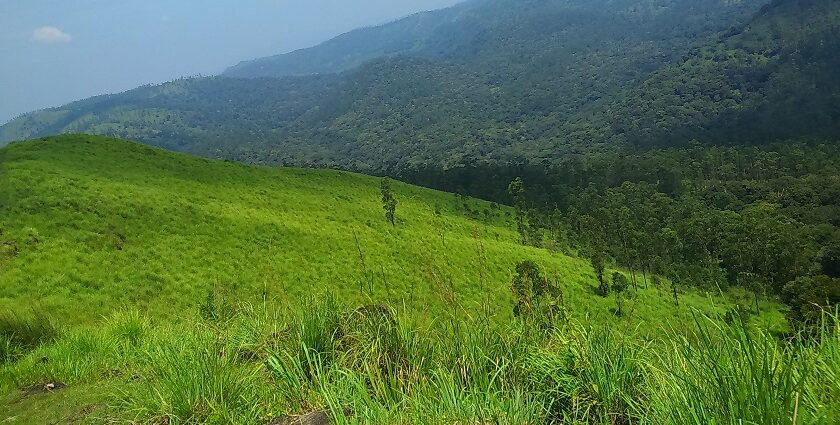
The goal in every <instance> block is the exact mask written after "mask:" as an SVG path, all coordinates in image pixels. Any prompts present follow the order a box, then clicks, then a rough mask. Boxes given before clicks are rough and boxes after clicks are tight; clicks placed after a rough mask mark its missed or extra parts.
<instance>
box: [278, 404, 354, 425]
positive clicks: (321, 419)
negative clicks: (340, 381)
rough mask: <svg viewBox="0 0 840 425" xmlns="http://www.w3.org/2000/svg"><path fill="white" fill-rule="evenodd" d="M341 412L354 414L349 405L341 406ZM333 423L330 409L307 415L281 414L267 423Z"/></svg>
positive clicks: (299, 424) (279, 424)
mask: <svg viewBox="0 0 840 425" xmlns="http://www.w3.org/2000/svg"><path fill="white" fill-rule="evenodd" d="M341 413H342V414H343V415H344V416H346V417H350V416H353V410H352V409H350V408H349V407H347V406H345V407H342V408H341ZM332 423H333V421H332V416H331V415H330V412H329V410H316V411H314V412H310V413H307V414H305V415H290V416H280V417H278V418H274V419H272V420H270V421H269V422H268V424H267V425H330V424H332Z"/></svg>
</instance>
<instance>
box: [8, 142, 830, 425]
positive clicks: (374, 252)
mask: <svg viewBox="0 0 840 425" xmlns="http://www.w3.org/2000/svg"><path fill="white" fill-rule="evenodd" d="M0 177H2V178H0V217H1V218H0V228H2V236H1V237H0V241H2V242H1V243H0V246H2V251H0V252H2V257H0V267H2V268H0V270H2V273H0V288H2V291H3V292H2V293H0V310H2V311H4V312H5V313H4V314H2V315H0V332H2V333H0V420H5V421H8V422H11V423H22V424H29V423H32V424H36V423H37V424H40V423H115V422H116V423H128V422H130V423H170V424H176V423H237V424H240V423H241V424H266V423H274V424H276V423H284V422H282V420H290V418H288V417H286V419H282V417H283V415H290V414H301V413H306V412H312V411H317V410H319V409H322V408H325V407H326V408H327V412H328V414H329V415H333V416H335V418H334V419H335V421H336V423H452V424H454V423H474V422H480V423H484V422H496V423H602V424H616V423H627V422H626V421H631V422H634V423H635V422H639V423H696V424H702V423H710V421H717V422H718V423H724V422H721V421H726V420H731V419H733V418H750V419H755V418H762V419H761V420H760V421H759V422H761V423H790V420H791V419H792V418H794V417H797V418H798V420H799V421H798V422H797V423H831V422H832V420H833V419H836V418H835V416H836V415H835V416H832V415H834V413H832V412H834V411H836V409H835V407H836V406H838V403H840V388H836V382H838V381H837V380H834V379H832V377H834V376H838V375H837V373H838V370H837V365H838V364H840V362H838V361H836V360H838V359H840V357H838V356H840V350H838V349H837V347H840V344H838V343H837V341H838V339H837V338H838V335H840V334H836V329H837V327H836V321H835V319H832V318H831V317H830V316H827V317H826V323H825V325H824V327H823V328H822V332H823V336H822V338H820V339H819V343H815V342H813V341H811V342H809V343H806V342H805V341H804V340H799V339H798V338H797V337H792V341H793V343H790V344H789V343H784V345H782V344H780V342H779V340H778V339H777V338H776V337H774V336H773V335H771V334H770V333H768V331H766V330H765V329H766V328H767V327H778V326H781V324H780V321H781V318H780V313H779V311H778V309H779V307H778V305H777V304H775V303H773V302H768V301H764V302H762V304H761V310H762V312H761V314H760V315H758V316H752V317H750V314H749V313H748V312H747V311H745V310H743V309H741V310H738V309H735V310H733V309H732V308H731V307H732V306H733V304H735V303H749V302H750V301H751V300H752V297H751V295H750V294H748V293H745V292H742V293H740V294H738V293H728V294H724V295H711V296H710V295H708V294H701V293H697V292H694V291H690V290H689V291H685V292H681V293H680V294H679V301H680V303H679V306H676V305H674V303H673V300H672V295H671V294H669V293H668V291H667V290H660V289H656V288H653V287H646V286H640V288H639V289H638V291H633V290H631V289H628V291H627V293H626V295H625V297H623V298H622V299H623V300H624V303H625V304H624V314H623V315H620V316H619V315H617V314H616V311H615V306H616V302H617V300H618V298H616V297H614V296H610V297H609V298H604V297H600V296H597V295H595V292H594V287H595V286H596V278H595V276H594V274H593V271H592V268H591V266H590V265H589V262H588V261H583V260H580V259H578V258H575V257H574V256H569V255H565V254H563V253H559V252H553V251H551V250H548V249H543V248H534V247H525V246H522V245H521V244H520V243H519V236H518V234H517V233H516V232H515V231H514V230H513V228H514V226H513V217H512V215H511V214H512V211H511V210H510V209H509V208H508V207H504V206H496V205H493V204H490V203H487V202H484V201H480V200H475V199H467V198H462V197H456V196H455V195H452V194H447V193H442V192H436V191H432V190H428V189H422V188H418V187H414V186H410V185H406V184H402V183H397V182H393V191H394V194H395V196H396V198H397V199H398V201H399V204H398V207H397V220H396V225H395V226H392V225H391V224H390V223H388V222H387V221H386V220H385V217H384V211H383V209H382V206H381V202H380V199H379V198H380V183H381V180H380V179H377V178H373V177H367V176H362V175H358V174H352V173H347V172H338V171H327V170H321V171H314V170H300V169H268V168H258V167H253V166H247V165H242V164H236V163H228V162H218V161H210V160H205V159H199V158H194V157H189V156H185V155H181V154H176V153H170V152H166V151H163V150H160V149H157V148H151V147H147V146H144V145H140V144H136V143H132V142H127V141H122V140H115V139H109V138H103V137H97V136H86V135H68V136H58V137H51V138H45V139H38V140H31V141H26V142H18V143H13V144H11V145H9V146H7V147H5V148H3V149H2V150H0ZM522 260H531V261H533V262H534V263H536V264H537V265H538V267H539V268H540V269H541V274H542V275H543V276H544V277H546V278H548V281H549V282H550V285H549V286H550V288H551V289H550V291H552V293H554V291H556V290H559V292H560V293H562V296H561V297H559V298H556V299H554V301H557V303H554V301H552V302H551V303H549V304H542V302H543V301H541V300H543V298H539V296H537V295H534V298H530V301H529V303H533V304H526V305H520V307H521V308H520V310H519V311H520V313H521V314H520V316H518V318H516V319H515V318H514V317H513V314H512V311H513V306H514V297H513V294H512V293H511V283H512V281H513V279H514V277H515V276H520V277H521V276H523V274H522V273H521V272H522V269H520V270H516V265H517V264H519V263H520V262H521V261H522ZM611 272H612V271H611ZM520 282H521V281H520ZM531 282H532V283H534V282H536V280H532V281H531ZM543 296H544V295H543ZM743 298H745V299H743ZM379 304H384V305H385V306H384V307H379ZM361 305H367V306H371V307H368V308H367V309H359V308H358V307H359V306H361ZM543 307H545V309H542V308H543ZM703 313H705V315H704V314H703ZM739 313H740V314H739ZM724 319H725V320H724ZM742 319H747V320H748V322H749V323H751V324H752V325H749V324H747V323H743V322H742V321H741V320H742ZM726 323H732V325H731V327H730V325H727V324H726ZM753 325H758V326H753ZM751 353H752V354H751ZM47 384H49V385H51V386H46V387H45V385H47ZM65 385H66V387H65ZM721 401H725V402H721ZM795 410H796V411H798V412H801V413H793V412H794V411H795ZM342 412H347V413H349V414H350V416H348V417H345V416H344V415H343V414H342ZM272 418H273V419H274V422H270V421H271V420H272ZM820 421H822V422H820Z"/></svg>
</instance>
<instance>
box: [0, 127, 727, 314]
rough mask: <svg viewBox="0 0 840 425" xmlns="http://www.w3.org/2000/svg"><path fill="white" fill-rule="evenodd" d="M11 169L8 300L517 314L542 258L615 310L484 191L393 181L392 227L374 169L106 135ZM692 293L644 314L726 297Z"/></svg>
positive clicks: (581, 306)
mask: <svg viewBox="0 0 840 425" xmlns="http://www.w3.org/2000/svg"><path fill="white" fill-rule="evenodd" d="M0 172H2V175H3V179H2V180H0V212H2V214H0V217H2V218H0V228H2V237H0V240H2V242H3V244H4V245H3V247H4V251H3V256H2V257H0V264H2V274H0V283H2V287H3V293H2V294H0V308H2V309H4V310H11V311H17V312H20V313H27V312H31V311H33V310H34V311H36V312H43V313H48V314H50V315H53V316H55V317H61V318H62V321H66V322H69V323H90V322H93V321H96V320H97V319H99V318H100V317H101V316H103V315H107V314H109V313H110V312H111V311H113V310H115V309H120V308H122V307H133V308H139V309H141V310H143V311H147V312H149V314H151V315H154V316H163V317H166V316H170V317H171V316H179V315H181V316H183V315H185V314H187V315H189V314H191V313H192V312H197V306H198V305H199V304H200V303H201V302H202V301H204V300H205V299H206V297H207V296H208V294H209V293H211V292H213V293H215V295H216V296H218V297H219V298H224V299H227V300H228V301H230V302H234V301H259V300H262V299H263V298H268V299H272V300H279V301H281V302H297V301H300V300H302V299H304V298H305V297H306V296H308V295H310V294H312V293H321V292H325V291H328V290H329V291H332V292H334V293H335V295H336V296H338V297H339V298H341V299H343V300H347V301H352V302H356V303H364V302H366V301H367V302H371V300H374V301H377V302H388V303H391V304H394V305H401V304H403V303H405V304H407V305H408V306H409V308H411V309H414V308H415V306H417V305H422V306H423V310H426V311H429V312H434V311H440V310H441V309H444V308H448V306H449V305H450V304H451V302H453V301H454V302H455V303H456V304H458V305H459V306H460V307H462V308H463V309H465V310H467V311H477V309H478V306H479V304H480V303H482V302H485V301H486V302H489V304H490V305H492V306H494V314H496V315H498V316H500V317H502V318H509V317H510V315H511V311H512V306H513V301H512V296H511V295H510V280H511V276H512V275H513V271H514V266H515V265H516V264H517V263H518V262H520V261H522V260H526V259H530V260H533V261H535V262H537V263H538V264H540V265H541V266H542V267H544V268H545V271H546V273H547V274H548V276H549V277H551V278H552V279H555V280H556V281H557V282H558V283H559V284H560V285H561V286H562V287H563V290H564V292H565V293H566V294H565V295H566V297H567V299H568V302H569V305H570V306H572V310H573V311H574V312H575V313H576V314H580V315H590V316H591V317H598V318H603V319H604V320H611V319H609V317H610V316H612V314H611V313H610V311H609V309H610V308H611V307H612V303H613V302H612V300H609V299H602V298H600V297H597V296H595V295H594V294H593V291H592V287H593V286H594V285H595V284H596V281H595V276H594V274H593V272H592V269H591V267H590V266H589V264H588V262H587V261H582V260H578V259H576V258H573V257H569V256H567V255H564V254H562V253H554V252H550V251H548V250H544V249H537V248H532V247H524V246H521V245H520V244H519V243H518V235H517V234H516V232H515V231H514V228H515V227H514V224H513V220H514V219H513V216H512V210H511V209H509V208H508V207H504V206H498V205H495V204H491V203H488V202H484V201H479V200H474V199H466V198H460V197H457V196H456V195H453V194H448V193H442V192H436V191H432V190H427V189H421V188H418V187H414V186H409V185H405V184H401V183H396V182H395V183H394V190H395V193H396V197H397V199H398V202H399V205H398V208H397V224H396V226H393V227H392V226H391V225H390V224H389V223H388V222H386V220H385V218H384V211H383V209H382V205H381V202H380V199H379V198H380V188H379V183H380V180H379V179H376V178H373V177H367V176H362V175H358V174H353V173H347V172H339V171H327V170H323V171H318V170H299V169H267V168H256V167H252V166H246V165H241V164H236V163H226V162H215V161H209V160H205V159H199V158H193V157H189V156H184V155H181V154H174V153H169V152H166V151H163V150H159V149H156V148H150V147H146V146H143V145H139V144H135V143H131V142H126V141H120V140H114V139H107V138H102V137H95V136H75V135H71V136H60V137H54V138H46V139H39V140H34V141H28V142H21V143H15V144H12V145H10V146H8V147H6V148H4V149H3V150H2V151H0ZM360 256H361V257H360ZM684 303H685V305H686V306H685V307H684V308H680V309H676V308H674V307H673V306H672V303H671V302H670V300H669V298H668V297H667V296H665V295H657V291H656V290H654V289H652V288H651V289H648V290H644V292H642V293H641V294H640V295H639V297H638V307H637V308H636V310H635V313H634V315H633V316H634V319H632V320H634V321H635V320H639V321H645V320H650V319H652V318H657V319H658V318H660V317H671V316H673V315H678V314H688V312H689V310H690V307H696V308H701V309H703V310H704V311H710V312H711V311H712V310H714V308H712V307H710V306H709V303H708V302H707V300H706V299H705V296H703V295H693V294H689V295H687V296H686V300H685V301H684ZM718 308H719V309H723V308H725V306H724V305H721V306H719V307H718ZM719 311H723V310H719Z"/></svg>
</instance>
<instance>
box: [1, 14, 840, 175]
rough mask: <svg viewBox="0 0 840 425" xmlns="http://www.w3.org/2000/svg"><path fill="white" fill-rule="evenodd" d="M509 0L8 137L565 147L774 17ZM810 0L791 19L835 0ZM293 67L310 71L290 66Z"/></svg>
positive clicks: (97, 106)
mask: <svg viewBox="0 0 840 425" xmlns="http://www.w3.org/2000/svg"><path fill="white" fill-rule="evenodd" d="M788 1H790V0H788ZM510 3H511V2H510V1H509V0H504V1H502V0H499V1H489V0H488V1H477V2H471V3H468V4H466V5H461V6H458V7H456V8H454V9H448V10H446V11H442V12H435V13H429V14H424V15H421V16H419V17H413V18H410V19H408V20H406V21H398V22H397V23H394V24H391V25H388V26H385V27H380V28H374V29H368V30H362V31H357V32H354V33H350V34H347V35H345V36H343V37H341V38H340V39H339V40H337V41H333V42H330V43H327V44H325V45H323V46H319V47H316V48H313V49H310V50H307V51H304V52H299V53H296V54H292V55H291V56H281V57H280V59H282V61H285V62H289V63H293V62H295V61H296V60H297V59H294V58H296V57H299V60H300V61H304V62H306V63H308V64H313V66H314V64H318V63H320V62H319V60H316V59H313V58H316V57H321V56H323V57H332V54H331V53H330V52H331V51H333V50H334V49H337V47H335V44H334V43H339V44H340V45H341V46H345V45H346V46H350V45H355V44H364V45H367V46H374V45H373V44H369V43H367V42H365V40H368V39H369V38H371V37H376V34H380V32H381V31H385V30H386V29H387V31H394V32H398V33H400V34H413V33H411V31H410V28H416V25H415V24H417V21H418V20H421V21H422V22H425V23H426V24H423V25H427V24H428V26H429V27H431V26H434V27H435V30H434V31H428V33H426V32H424V33H423V34H421V35H418V37H420V40H419V41H418V44H415V45H413V47H411V48H406V49H402V50H401V49H397V52H395V53H394V54H383V55H382V56H387V57H382V58H380V59H375V60H372V61H369V62H366V63H365V64H363V65H361V66H359V67H356V68H352V69H349V70H347V71H345V72H344V73H342V74H340V75H333V76H309V77H282V78H279V79H273V80H271V79H257V80H252V79H243V80H236V81H230V80H229V79H226V78H212V79H199V80H191V81H178V82H175V83H172V84H168V85H163V86H160V87H148V88H142V89H138V90H135V91H132V92H128V93H125V94H122V95H115V96H110V97H106V98H94V99H91V100H88V101H84V102H81V103H76V104H71V105H68V106H66V107H62V108H57V109H53V110H48V111H43V112H39V113H34V114H30V115H26V116H24V117H21V118H20V119H18V120H15V121H13V122H11V123H10V124H8V125H6V126H4V127H3V128H2V129H0V141H9V140H14V139H20V138H26V137H32V136H39V135H45V134H53V133H59V132H91V133H98V134H106V135H114V136H121V137H129V138H133V139H136V140H140V141H143V142H146V143H151V144H155V145H158V146H163V147H168V148H173V149H178V150H182V151H187V152H191V153H197V154H202V155H207V156H212V157H221V158H230V159H239V160H245V161H249V162H256V163H265V164H294V165H304V166H329V167H339V168H348V169H353V170H358V171H366V172H386V171H388V170H399V169H403V168H406V167H409V166H428V165H433V166H440V167H443V168H446V167H451V166H457V165H463V164H468V163H471V162H474V161H490V162H495V163H500V162H509V161H527V162H532V163H538V162H541V161H545V160H547V161H550V162H555V161H557V160H558V159H561V158H564V157H565V156H566V155H568V154H575V153H586V152H597V151H604V150H614V149H620V148H622V147H623V146H624V145H625V142H626V141H628V140H631V141H632V140H634V139H633V138H632V137H630V135H631V134H633V131H631V130H632V129H630V128H627V129H625V128H623V126H622V125H621V121H620V120H621V119H625V118H621V117H614V115H613V113H612V111H613V110H615V109H616V108H619V107H623V108H625V112H623V113H624V114H625V115H627V116H628V117H629V116H636V115H641V114H643V112H642V111H635V110H633V109H632V108H633V104H632V102H630V101H626V102H625V101H622V100H621V99H623V98H624V96H631V95H633V94H632V93H633V90H638V87H643V85H644V84H650V83H646V81H648V80H649V79H651V78H662V77H661V76H660V75H661V73H666V71H667V69H669V68H668V67H672V66H676V65H675V64H678V63H679V62H680V61H682V60H683V57H686V55H690V54H692V52H693V51H697V50H698V49H700V50H702V49H704V48H705V47H703V46H706V45H712V46H715V45H717V44H718V43H719V37H720V35H719V34H721V33H726V32H732V31H737V28H743V27H744V26H746V25H751V26H753V27H755V28H761V27H762V26H761V22H763V21H762V20H765V19H767V18H765V15H767V14H766V13H765V14H759V15H758V16H757V17H756V18H755V19H756V21H755V22H752V23H749V22H751V21H750V19H751V17H752V16H753V14H754V13H755V12H756V11H758V10H759V9H760V7H761V5H762V4H764V2H763V1H760V0H755V1H743V2H720V1H718V0H703V1H694V0H692V1H688V0H670V1H666V2H650V1H642V0H622V1H618V2H615V1H613V2H604V1H595V2H590V1H587V2H583V1H533V2H530V1H529V2H521V1H518V2H516V5H515V6H516V7H512V6H511V4H510ZM805 6H807V7H802V8H800V9H798V11H797V14H798V15H797V16H799V18H800V19H795V20H792V22H790V23H789V24H790V25H792V26H793V27H796V26H797V25H798V26H799V27H801V26H803V25H805V24H804V22H809V20H810V18H809V16H810V15H811V14H815V13H821V14H822V13H823V12H825V11H824V10H822V8H818V7H816V6H812V5H805ZM825 7H834V6H833V5H831V4H829V5H825ZM412 22H413V23H412ZM412 25H414V26H413V27H412ZM424 28H426V26H424ZM733 28H735V29H734V30H733ZM400 29H401V30H400ZM424 31H425V30H424ZM757 31H758V30H757ZM792 31H794V32H795V30H792ZM406 37H408V36H406ZM424 37H425V38H424ZM397 38H399V37H397ZM794 42H795V39H794ZM331 43H333V44H331ZM441 46H445V48H443V47H441ZM342 49H343V47H342ZM818 50H819V49H818ZM819 51H820V52H827V51H828V50H819ZM378 54H379V53H376V52H374V53H370V52H367V53H365V52H362V53H360V55H362V56H365V55H368V56H370V55H374V56H375V55H378ZM296 55H297V56H296ZM301 55H302V56H301ZM823 56H825V55H823ZM821 57H822V56H820V57H815V59H814V61H815V64H816V66H820V65H819V64H820V63H822V62H820V61H822V59H821ZM280 59H278V60H280ZM318 66H322V65H318ZM323 66H325V67H327V68H329V66H328V65H323ZM341 67H343V65H342V66H340V67H338V68H336V69H339V68H341ZM325 69H326V68H325ZM822 69H823V70H826V72H829V73H830V69H829V68H827V67H825V66H823V67H822ZM307 72H308V71H307ZM745 72H747V71H745ZM284 73H285V74H289V73H291V74H297V73H305V72H303V71H300V72H298V71H278V74H279V75H282V74H284ZM701 77H702V78H706V76H701ZM698 78H700V77H698ZM697 83H698V84H706V83H705V81H698V82H697ZM794 83H795V82H791V84H794ZM795 84H798V83H795ZM160 93H170V94H167V95H160ZM828 96H830V94H828ZM138 98H139V99H140V100H141V101H138ZM694 101H695V100H693V99H686V102H694ZM250 105H259V107H250ZM672 109H673V110H672ZM676 109H678V108H676ZM676 109H675V108H671V109H668V110H665V111H662V112H663V113H664V114H666V115H669V114H672V113H675V111H676ZM208 114H210V115H212V120H207V119H206V118H208V117H209V115H208ZM159 117H163V118H159ZM164 118H165V119H164ZM626 119H630V118H626ZM792 119H793V118H792ZM679 122H680V123H684V120H680V121H679ZM152 123H160V124H161V126H162V127H164V128H166V131H165V133H164V134H161V133H159V132H158V130H156V129H155V130H153V129H152V128H154V127H157V125H151V124H152ZM816 132H819V134H824V133H826V129H825V128H819V127H814V126H811V127H810V128H809V129H808V133H807V134H815V133H816ZM733 134H737V131H735V130H734V129H733ZM779 134H780V136H781V135H782V134H783V133H779Z"/></svg>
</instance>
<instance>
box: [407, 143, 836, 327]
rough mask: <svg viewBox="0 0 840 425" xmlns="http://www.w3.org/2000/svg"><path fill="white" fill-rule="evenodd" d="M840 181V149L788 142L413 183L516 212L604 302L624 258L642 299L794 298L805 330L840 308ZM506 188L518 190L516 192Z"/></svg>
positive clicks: (576, 161) (479, 171) (533, 238)
mask: <svg viewBox="0 0 840 425" xmlns="http://www.w3.org/2000/svg"><path fill="white" fill-rule="evenodd" d="M838 176H840V150H838V148H837V146H836V144H817V143H788V144H784V145H771V146H768V147H740V148H735V147H703V146H699V145H693V146H691V147H688V148H670V149H667V150H651V151H647V152H643V153H637V154H614V155H591V156H588V157H585V158H572V159H570V160H567V161H565V162H563V163H562V164H560V165H558V166H556V167H547V166H528V165H522V166H507V167H500V166H476V167H471V168H467V167H464V168H460V169H454V170H448V171H446V172H440V171H438V170H436V169H434V168H432V169H428V170H418V171H417V172H415V173H414V174H408V175H406V176H405V179H406V180H409V181H416V182H420V183H421V184H424V185H428V186H437V187H439V188H441V189H444V190H453V191H461V192H464V193H471V194H474V195H477V196H479V197H482V198H484V199H493V200H497V201H499V202H504V203H513V204H514V205H516V211H517V214H516V217H517V223H518V224H519V227H520V235H526V234H527V236H528V237H527V238H526V237H525V236H523V237H522V240H523V242H525V243H527V244H530V245H534V246H545V247H550V246H557V245H558V244H559V245H560V246H570V247H572V249H574V250H576V251H577V252H580V253H581V254H582V255H583V256H586V257H589V259H590V263H591V265H592V268H593V270H595V272H596V276H597V278H598V282H599V288H598V292H599V293H600V294H601V295H603V296H607V295H608V294H609V293H610V282H609V278H608V276H609V275H608V274H605V270H604V268H605V267H604V265H605V263H606V262H607V261H608V259H609V258H612V259H614V261H615V263H617V264H620V265H622V266H623V267H624V268H625V269H626V270H627V271H628V272H629V273H628V277H629V278H630V284H631V285H632V286H633V288H634V289H635V288H637V287H638V286H640V285H641V286H647V285H648V284H649V283H652V284H653V286H654V287H656V288H657V290H659V291H663V290H664V291H670V292H672V294H673V298H674V303H675V304H679V302H680V299H679V298H680V297H679V290H680V288H682V287H685V286H699V287H703V288H707V289H710V290H717V289H719V288H726V287H731V286H738V287H742V288H747V289H749V290H751V291H753V292H756V293H766V294H774V295H777V296H782V297H783V299H784V300H785V302H786V303H788V304H789V305H790V306H791V307H792V309H791V311H790V315H789V318H790V319H791V321H792V322H794V323H796V324H805V323H807V322H809V321H813V320H814V319H815V318H816V317H818V316H819V315H820V314H821V313H820V311H821V307H828V308H829V309H831V308H833V306H836V305H837V304H838V303H840V268H839V267H838V264H840V263H838V261H837V258H838V252H840V221H838V217H840V205H838V201H837V200H838V199H840V177H838ZM504 181H513V184H511V185H510V186H509V187H508V190H507V191H505V190H504V186H505V185H504V184H503V183H502V182H504ZM526 230H527V232H526ZM651 275H653V276H651ZM656 276H667V277H669V278H670V281H669V282H667V283H666V284H665V285H663V284H662V282H659V281H658V278H657V277H656ZM744 304H745V305H749V304H750V303H749V302H746V303H744ZM753 309H754V308H753Z"/></svg>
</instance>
